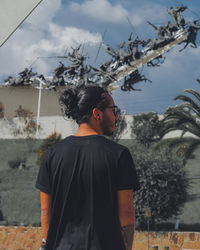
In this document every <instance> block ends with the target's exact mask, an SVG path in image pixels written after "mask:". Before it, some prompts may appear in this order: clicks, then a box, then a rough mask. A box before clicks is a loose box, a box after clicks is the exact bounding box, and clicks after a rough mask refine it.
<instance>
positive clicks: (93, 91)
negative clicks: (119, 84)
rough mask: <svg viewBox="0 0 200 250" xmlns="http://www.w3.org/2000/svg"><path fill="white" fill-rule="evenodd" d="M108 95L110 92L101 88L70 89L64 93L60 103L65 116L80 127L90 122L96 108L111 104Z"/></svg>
mask: <svg viewBox="0 0 200 250" xmlns="http://www.w3.org/2000/svg"><path fill="white" fill-rule="evenodd" d="M106 94H108V92H107V91H106V90H105V89H104V88H102V87H99V86H84V87H81V88H77V87H74V88H72V87H70V88H66V89H65V90H64V91H63V92H62V94H61V96H60V98H59V102H60V105H61V107H62V110H63V113H64V116H66V117H67V118H72V119H73V120H75V121H76V122H77V123H78V124H79V125H80V124H81V123H88V122H89V120H90V118H91V115H92V110H93V109H94V108H95V107H101V106H106V105H108V104H109V101H108V99H107V98H106Z"/></svg>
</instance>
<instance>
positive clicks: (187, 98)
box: [174, 95, 200, 112]
mask: <svg viewBox="0 0 200 250" xmlns="http://www.w3.org/2000/svg"><path fill="white" fill-rule="evenodd" d="M174 100H175V101H177V100H181V101H184V102H188V103H190V104H191V105H192V106H193V107H194V108H195V109H196V110H197V111H198V112H200V107H199V105H198V104H197V103H196V102H195V101H193V100H192V99H191V98H190V97H188V96H185V95H178V96H176V97H175V98H174Z"/></svg>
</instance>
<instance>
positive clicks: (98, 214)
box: [36, 135, 139, 250]
mask: <svg viewBox="0 0 200 250" xmlns="http://www.w3.org/2000/svg"><path fill="white" fill-rule="evenodd" d="M36 187H37V188H38V189H40V190H41V191H42V192H45V193H48V194H50V195H51V218H50V225H49V230H48V236H47V249H48V250H50V249H56V250H125V247H124V243H123V239H122V236H121V231H120V223H119V218H118V205H117V204H118V203H117V190H124V189H133V190H138V189H139V183H138V180H137V175H136V170H135V167H134V164H133V160H132V157H131V155H130V152H129V150H128V149H127V148H126V147H124V146H122V145H119V144H117V143H114V142H112V141H110V140H108V139H106V138H105V137H103V136H99V135H91V136H69V137H67V138H65V139H64V140H62V141H61V142H59V143H57V144H56V145H55V146H53V147H52V148H50V149H49V150H48V151H47V153H46V154H45V156H44V158H43V161H42V164H41V167H40V171H39V174H38V178H37V182H36Z"/></svg>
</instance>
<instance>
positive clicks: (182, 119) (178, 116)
mask: <svg viewBox="0 0 200 250" xmlns="http://www.w3.org/2000/svg"><path fill="white" fill-rule="evenodd" d="M197 80H198V82H199V83H200V81H199V79H197ZM184 92H185V93H188V94H190V95H192V97H190V96H186V95H178V96H176V97H175V98H174V100H181V101H183V103H181V104H180V105H177V106H175V107H170V108H168V109H167V110H166V112H165V113H164V120H163V130H162V136H164V135H165V134H167V133H169V132H170V131H174V130H182V135H184V134H185V133H186V132H190V133H191V134H193V135H195V136H197V137H200V104H199V102H200V93H198V92H197V91H195V90H193V89H185V90H184Z"/></svg>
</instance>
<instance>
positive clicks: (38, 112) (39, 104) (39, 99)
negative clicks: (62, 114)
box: [36, 79, 42, 138]
mask: <svg viewBox="0 0 200 250" xmlns="http://www.w3.org/2000/svg"><path fill="white" fill-rule="evenodd" d="M39 81H40V86H39V94H38V108H37V121H36V138H38V131H39V125H40V106H41V94H42V81H41V80H40V79H39Z"/></svg>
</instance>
